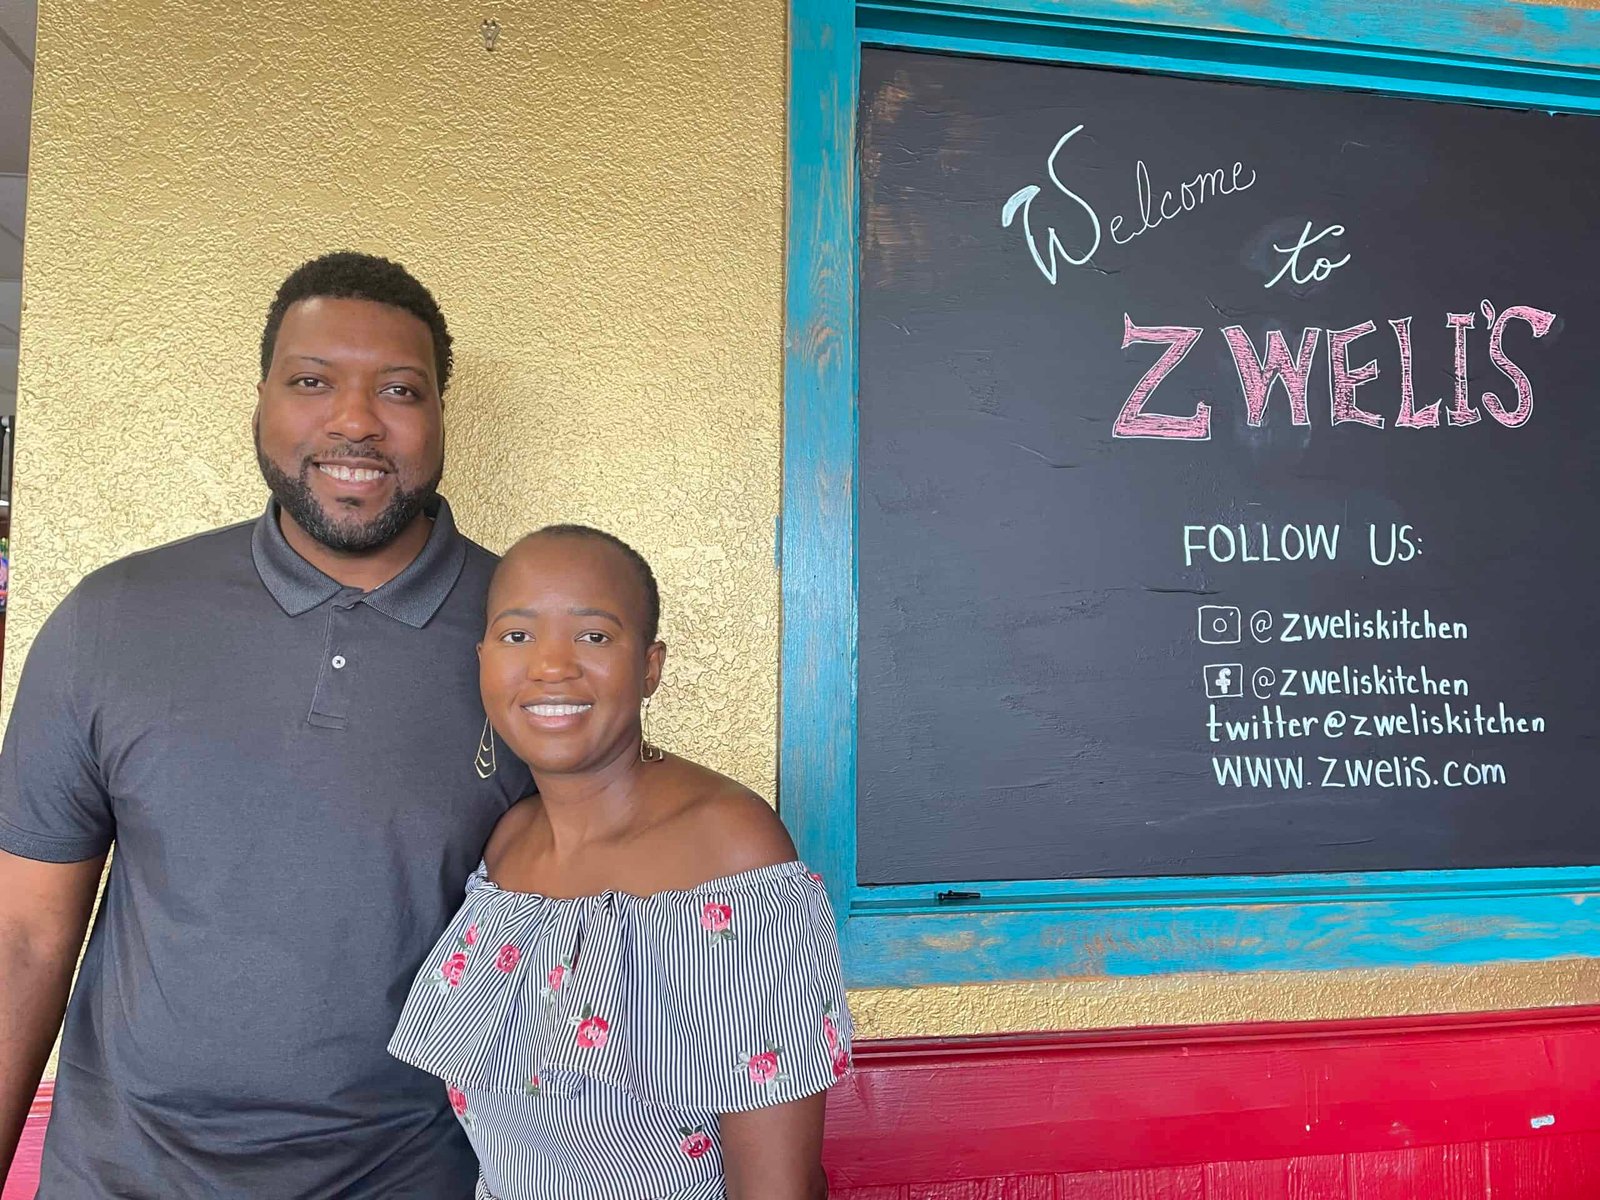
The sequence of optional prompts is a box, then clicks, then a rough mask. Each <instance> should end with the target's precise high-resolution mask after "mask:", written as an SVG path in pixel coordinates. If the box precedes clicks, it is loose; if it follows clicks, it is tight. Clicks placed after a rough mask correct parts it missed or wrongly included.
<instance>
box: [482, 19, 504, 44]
mask: <svg viewBox="0 0 1600 1200" xmlns="http://www.w3.org/2000/svg"><path fill="white" fill-rule="evenodd" d="M478 32H479V33H480V34H482V35H483V48H484V49H485V50H493V49H494V48H495V45H496V44H497V43H498V42H499V41H500V22H499V21H496V20H494V19H493V18H490V19H489V20H487V21H485V22H484V23H483V24H482V25H480V26H478Z"/></svg>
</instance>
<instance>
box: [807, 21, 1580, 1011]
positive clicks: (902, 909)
mask: <svg viewBox="0 0 1600 1200" xmlns="http://www.w3.org/2000/svg"><path fill="white" fill-rule="evenodd" d="M863 46H893V47H902V48H909V49H922V50H939V51H949V52H960V53H971V54H983V55H995V56H1001V57H1006V58H1022V59H1036V60H1044V61H1055V62H1068V63H1081V64H1090V65H1100V66H1115V67H1124V68H1133V69H1144V70H1151V71H1162V72H1171V73H1180V74H1185V75H1195V76H1209V77H1218V78H1231V79H1250V80H1259V81H1263V82H1273V83H1287V84H1293V85H1304V86H1325V87H1326V86H1332V87H1343V88H1353V89H1361V90H1376V91H1382V92H1386V93H1390V94H1395V95H1409V96H1419V97H1430V98H1436V99H1453V100H1462V101H1467V102H1472V103H1481V104H1500V105H1510V106H1515V107H1523V108H1533V109H1547V110H1551V111H1570V112H1578V113H1594V114H1600V12H1597V11H1594V10H1580V9H1565V8H1559V7H1542V6H1529V5H1523V4H1512V3H1504V2H1502V0H1449V2H1448V3H1446V2H1444V0H1435V2H1434V3H1433V4H1432V5H1431V6H1430V5H1429V4H1428V3H1426V2H1425V0H1406V2H1404V3H1401V2H1397V0H1315V2H1313V0H1225V2H1219V3H1215V4H1201V3H1198V2H1197V0H1075V2H1073V3H1070V4H1067V3H1060V2H1053V0H991V2H987V3H986V2H983V0H971V2H969V3H954V2H945V0H862V2H860V3H857V2H855V0H791V7H790V81H789V196H788V201H789V219H788V281H787V315H786V331H785V333H786V340H785V379H784V484H783V519H782V526H781V534H780V554H781V566H782V576H783V585H782V589H783V591H782V594H783V673H782V700H781V730H782V736H781V750H780V762H779V795H780V804H781V809H782V812H783V815H784V818H785V820H786V821H787V822H788V824H789V827H790V829H791V831H792V832H793V834H794V836H795V840H796V842H797V843H798V845H799V847H800V851H801V853H802V855H803V856H804V857H805V858H806V860H807V861H808V862H809V863H810V864H811V865H812V867H813V869H814V870H817V871H818V872H820V873H821V874H822V875H823V877H824V879H825V880H826V882H827V886H828V890H829V894H830V895H831V897H832V899H833V903H834V906H835V908H836V910H837V912H838V915H839V921H840V935H841V940H842V942H843V945H844V951H845V961H846V971H847V974H848V977H849V982H850V985H851V986H852V987H889V986H915V985H922V984H946V983H976V982H986V981H994V980H1019V979H1052V978H1068V977H1074V976H1096V975H1154V974H1167V973H1173V972H1181V971H1202V970H1213V971H1243V970H1261V969H1289V970H1330V969H1336V968H1342V967H1375V966H1416V965H1422V964H1466V963H1485V962H1493V961H1501V960H1517V959H1520V960H1530V959H1544V958H1555V957H1563V956H1570V955H1600V866H1597V867H1574V868H1561V869H1543V868H1540V869H1511V870H1475V871H1388V872H1375V873H1364V874H1327V875H1295V876H1271V877H1244V876H1229V877H1214V878H1170V879H1112V880H1057V881H1045V882H1038V881H1006V880H974V881H970V882H965V883H941V884H937V885H926V886H921V887H917V886H899V885H897V886H861V885H859V884H857V883H856V882H855V879H856V871H855V863H856V846H855V803H856V775H855V764H856V741H855V739H856V719H855V714H856V645H857V641H856V636H857V626H856V556H855V531H856V466H857V451H856V381H857V375H856V311H857V269H856V268H857V236H856V175H855V120H856V105H857V90H858V83H859V69H860V53H861V48H862V47H863ZM948 891H954V892H968V893H978V894H979V895H980V896H981V899H977V900H968V901H961V902H958V903H954V904H952V903H948V902H941V901H940V900H939V899H938V898H937V895H936V893H938V892H948ZM1591 901H1592V902H1591Z"/></svg>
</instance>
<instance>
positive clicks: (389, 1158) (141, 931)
mask: <svg viewBox="0 0 1600 1200" xmlns="http://www.w3.org/2000/svg"><path fill="white" fill-rule="evenodd" d="M494 561H495V560H494V556H493V555H491V554H490V553H489V552H488V551H486V550H484V549H482V548H481V547H479V546H476V545H474V544H473V543H471V542H469V541H468V540H467V539H466V538H464V537H462V536H461V535H460V534H459V533H457V532H456V529H455V525H454V523H453V522H452V521H451V518H450V509H449V506H448V505H445V504H443V503H441V504H440V506H439V509H438V512H437V514H436V519H435V521H434V525H433V529H432V532H431V534H430V536H429V539H428V543H427V546H426V547H425V548H424V549H423V551H422V553H421V555H419V556H418V558H417V559H416V561H414V562H413V563H412V564H411V565H410V566H409V567H407V568H406V570H405V571H403V572H402V573H401V574H400V575H398V576H396V577H395V578H394V579H393V580H391V581H390V582H389V583H387V584H385V585H384V586H383V587H381V588H378V589H377V590H375V591H373V592H370V593H366V594H363V593H361V592H359V591H357V590H356V589H353V588H346V587H342V586H341V585H340V584H338V583H336V582H335V581H334V580H332V579H329V578H328V577H327V576H325V575H323V574H322V573H321V572H320V571H318V570H317V569H316V568H315V567H313V566H311V564H309V563H308V562H306V561H305V560H304V559H302V558H301V557H300V556H299V555H297V554H296V553H295V552H294V551H293V550H292V549H291V548H290V547H289V544H288V542H287V541H285V540H284V537H283V533H282V531H281V530H280V529H279V527H278V521H277V512H276V509H275V508H273V507H269V508H268V511H267V513H266V514H265V515H264V516H263V517H262V518H261V519H260V520H259V521H256V522H254V523H252V524H245V525H237V526H233V527H231V528H227V529H220V530H217V531H215V532H213V533H207V534H203V535H201V536H199V537H195V538H190V539H189V540H187V541H183V542H178V543H176V544H175V545H171V546H165V547H162V548H161V549H159V550H152V551H149V552H147V553H144V554H136V555H133V556H132V557H130V558H125V559H123V560H121V561H120V562H116V563H113V564H111V565H110V566H108V567H105V568H103V569H101V570H99V571H96V572H95V573H94V574H92V575H90V576H89V577H88V578H86V579H85V580H84V581H83V582H82V583H81V584H80V585H79V586H78V587H77V589H76V590H75V591H74V592H73V593H72V594H71V595H70V596H68V598H67V599H66V600H65V601H63V602H62V604H61V606H60V608H58V609H57V610H56V612H55V613H54V614H53V615H52V616H51V617H50V619H49V620H48V621H47V622H46V623H45V625H44V628H43V629H42V630H41V631H40V634H39V637H38V639H37V640H36V641H35V642H34V645H33V647H32V650H31V652H30V653H29V656H28V662H27V666H26V667H25V668H24V670H23V674H22V681H21V688H20V690H19V692H18V695H17V701H16V706H15V709H14V710H13V713H12V717H11V723H10V726H9V728H8V729H7V732H6V739H5V748H4V752H3V753H0V849H5V850H8V851H10V852H11V853H13V854H19V855H23V856H25V857H28V858H33V859H43V860H48V861H52V862H71V861H81V860H83V859H86V858H92V857H94V856H95V855H98V854H100V853H101V852H102V851H104V850H105V849H106V847H107V846H109V845H110V844H111V843H112V842H113V841H115V843H116V852H115V853H114V854H113V856H112V863H111V875H110V880H109V883H108V884H107V889H106V895H105V900H104V902H103V904H102V906H101V909H100V913H99V916H98V918H97V919H96V921H95V925H94V930H93V933H92V934H91V936H90V939H89V947H88V952H87V954H86V956H85V958H84V961H83V967H82V970H81V972H80V974H79V977H78V984H77V987H76V989H75V991H74V992H73V995H72V1001H71V1004H70V1006H69V1008H68V1011H67V1020H66V1028H65V1032H64V1034H63V1042H62V1049H61V1064H60V1069H59V1073H58V1075H57V1079H56V1091H55V1103H54V1110H53V1115H52V1118H51V1122H50V1127H49V1131H48V1133H47V1136H46V1139H45V1151H44V1169H43V1179H42V1185H41V1188H40V1192H39V1196H40V1200H77V1198H79V1197H85V1198H87V1197H102V1196H117V1197H140V1198H148V1200H178V1198H180V1197H201V1196H205V1197H213V1196H227V1197H234V1196H238V1197H250V1198H252V1200H255V1198H258V1197H259V1198H276V1197H282V1198H284V1200H289V1198H291V1197H292V1198H293V1200H308V1198H313V1197H334V1196H338V1197H385V1198H392V1197H417V1198H419V1200H420V1198H424V1197H425V1198H426V1200H440V1198H446V1200H448V1198H453V1197H462V1198H464V1197H469V1196H470V1195H471V1194H472V1189H473V1182H474V1180H475V1178H476V1167H475V1165H474V1163H473V1160H472V1156H471V1152H470V1150H469V1148H468V1146H467V1144H466V1142H465V1140H464V1139H463V1138H462V1136H461V1133H460V1131H459V1129H458V1128H457V1126H456V1122H455V1120H454V1118H453V1117H452V1115H451V1114H450V1111H449V1109H448V1107H447V1106H446V1103H445V1097H444V1094H443V1088H442V1086H441V1085H440V1083H439V1081H438V1080H436V1079H433V1078H431V1077H429V1076H426V1075H424V1074H422V1073H421V1072H419V1071H416V1070H414V1069H412V1068H411V1067H408V1066H405V1065H403V1064H401V1063H399V1062H397V1061H395V1060H394V1059H392V1058H390V1057H389V1055H388V1054H387V1053H386V1052H385V1050H384V1046H385V1043H386V1042H387V1041H388V1038H389V1034H390V1033H391V1031H392V1030H393V1027H394V1024H395V1019H396V1017H397V1016H398V1014H399V1009H400V1005H401V1002H402V1001H403V1000H404V998H405V995H406V990H407V987H408V986H409V984H410V982H411V978H412V975H413V973H414V972H415V971H416V969H417V965H418V963H419V962H420V960H421V957H422V955H423V954H424V953H425V952H426V951H427V949H428V946H429V945H430V944H431V942H432V941H433V939H434V938H435V937H436V936H437V935H438V932H439V930H440V929H441V928H443V926H444V924H445V922H446V920H447V919H448V918H449V915H450V914H451V913H452V912H453V911H454V910H455V908H456V906H457V905H458V904H459V903H460V901H461V894H462V886H463V884H464V883H465V881H466V879H467V876H468V875H469V874H470V873H471V871H472V869H473V867H474V866H475V865H476V864H477V861H478V856H479V853H480V851H481V850H482V848H483V845H484V842H485V840H486V839H487V837H488V834H489V832H490V831H491V829H492V828H493V827H494V824H495V822H496V820H498V818H499V817H500V815H501V814H502V813H503V812H504V811H505V810H506V808H507V807H509V806H510V805H511V804H512V803H514V802H515V801H516V800H517V799H518V798H519V797H520V796H521V795H523V794H524V793H525V792H527V791H528V790H529V786H530V785H529V779H528V775H527V773H526V771H525V769H524V768H522V766H521V764H519V763H517V762H516V761H515V759H514V758H513V757H512V756H511V755H510V754H509V753H507V752H506V749H505V747H504V746H503V745H502V746H501V747H500V753H499V755H498V758H499V762H500V771H499V774H498V776H496V777H492V778H490V779H487V780H485V779H482V778H480V777H479V775H478V772H477V770H476V769H475V767H474V765H473V761H474V757H475V755H476V751H477V747H478V738H479V735H480V733H481V731H482V728H483V708H482V705H481V703H480V702H479V699H478V679H477V659H476V655H475V654H474V652H473V647H474V644H475V643H476V642H477V641H478V640H479V638H480V637H481V636H482V631H483V618H484V613H483V607H484V598H485V594H486V591H487V589H488V582H489V575H490V572H491V571H492V570H493V567H494Z"/></svg>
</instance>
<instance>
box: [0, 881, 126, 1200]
mask: <svg viewBox="0 0 1600 1200" xmlns="http://www.w3.org/2000/svg"><path fill="white" fill-rule="evenodd" d="M105 861H106V856H105V855H104V854H101V855H100V856H99V857H97V858H91V859H88V860H86V861H84V862H75V863H51V862H35V861H33V860H32V859H27V858H19V857H17V856H16V855H14V854H7V853H6V852H5V851H3V850H0V946H3V947H5V956H6V963H5V970H3V971H0V1180H3V1179H4V1178H5V1177H6V1175H7V1173H8V1172H9V1171H10V1170H11V1159H12V1156H13V1155H14V1154H16V1151H17V1139H18V1138H19V1137H21V1135H22V1126H23V1123H24V1122H25V1121H26V1120H27V1117H28V1109H29V1107H30V1105H31V1104H32V1102H33V1095H34V1092H35V1090H36V1089H37V1088H38V1086H39V1075H40V1073H41V1072H43V1070H44V1064H45V1060H46V1059H47V1058H49V1057H50V1047H51V1046H52V1045H53V1044H54V1042H55V1038H56V1030H57V1029H59V1028H60V1027H61V1014H62V1013H63V1012H65V1011H66V1007H67V992H68V991H69V990H70V988H71V986H72V969H73V967H74V966H76V965H77V962H78V950H79V948H80V947H81V946H82V945H83V934H84V930H85V929H86V928H87V927H88V924H89V913H90V911H91V910H92V909H93V908H94V898H95V893H96V891H97V890H98V888H99V885H100V872H101V869H102V868H103V867H104V865H105Z"/></svg>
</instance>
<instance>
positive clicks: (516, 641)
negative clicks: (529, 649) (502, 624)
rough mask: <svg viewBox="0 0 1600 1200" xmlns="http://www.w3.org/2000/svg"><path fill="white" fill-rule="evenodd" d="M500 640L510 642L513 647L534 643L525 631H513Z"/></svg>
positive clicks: (502, 635)
mask: <svg viewBox="0 0 1600 1200" xmlns="http://www.w3.org/2000/svg"><path fill="white" fill-rule="evenodd" d="M500 640H501V641H502V642H509V643H510V644H511V645H513V646H521V645H523V644H524V643H526V642H530V641H532V640H533V639H532V638H530V637H529V636H528V634H527V633H526V632H525V631H524V630H521V629H513V630H511V632H509V633H504V634H501V635H500Z"/></svg>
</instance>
